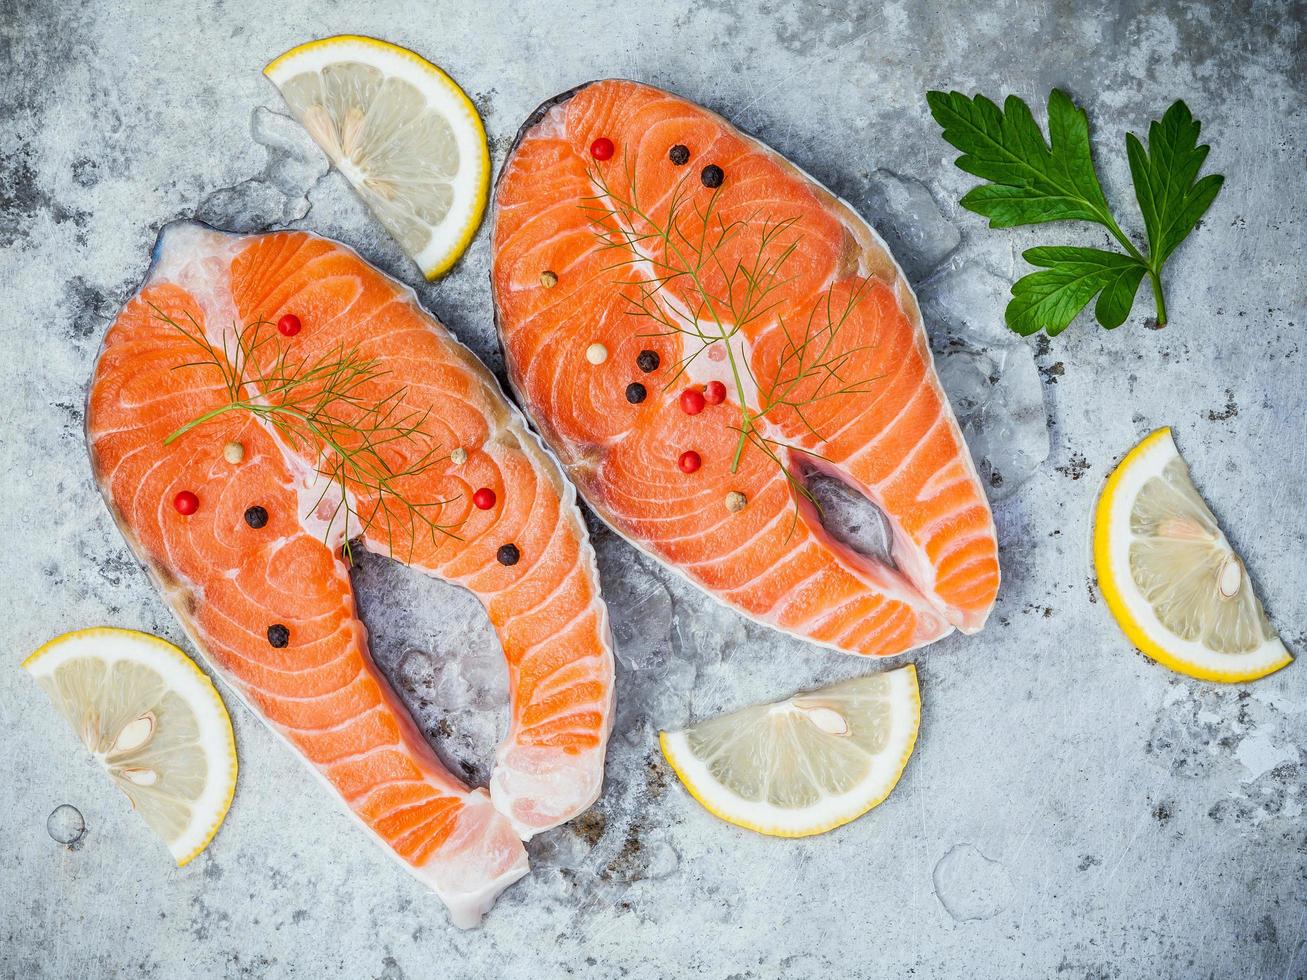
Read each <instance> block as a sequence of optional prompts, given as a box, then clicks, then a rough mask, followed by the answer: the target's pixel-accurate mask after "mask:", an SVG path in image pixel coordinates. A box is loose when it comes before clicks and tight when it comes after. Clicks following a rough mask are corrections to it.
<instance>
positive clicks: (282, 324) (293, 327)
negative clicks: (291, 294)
mask: <svg viewBox="0 0 1307 980" xmlns="http://www.w3.org/2000/svg"><path fill="white" fill-rule="evenodd" d="M277 330H278V331H280V333H281V335H282V336H283V337H294V336H295V335H296V334H297V333H299V332H300V318H299V317H297V316H296V315H295V314H294V313H287V314H286V315H285V316H283V317H282V318H281V319H280V320H278V321H277Z"/></svg>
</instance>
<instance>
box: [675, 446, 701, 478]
mask: <svg viewBox="0 0 1307 980" xmlns="http://www.w3.org/2000/svg"><path fill="white" fill-rule="evenodd" d="M702 463H703V460H702V459H700V458H699V454H698V453H696V452H695V451H694V450H693V449H687V450H686V451H685V452H683V453H681V458H680V459H678V460H677V461H676V465H677V466H679V467H680V468H681V472H682V473H693V472H694V471H695V470H697V469H698V468H699V467H700V465H702Z"/></svg>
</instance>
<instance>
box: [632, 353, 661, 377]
mask: <svg viewBox="0 0 1307 980" xmlns="http://www.w3.org/2000/svg"><path fill="white" fill-rule="evenodd" d="M660 363H661V361H660V359H659V357H658V352H657V351H656V350H642V351H640V354H639V356H638V357H637V358H636V359H635V365H636V367H638V368H639V369H640V370H641V371H643V372H644V373H645V374H649V373H650V372H651V371H657V370H658V365H659V364H660Z"/></svg>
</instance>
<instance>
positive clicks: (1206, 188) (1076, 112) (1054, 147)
mask: <svg viewBox="0 0 1307 980" xmlns="http://www.w3.org/2000/svg"><path fill="white" fill-rule="evenodd" d="M926 101H927V102H928V103H929V105H930V111H931V114H932V115H933V116H934V117H935V121H936V122H938V123H939V124H940V126H942V127H943V129H944V138H945V139H946V140H948V142H950V143H952V144H953V146H955V147H956V148H957V149H958V150H960V151H961V153H962V155H961V156H960V157H958V159H957V161H956V163H957V166H958V168H959V169H961V170H963V171H965V172H966V173H969V174H972V175H974V176H976V177H980V178H982V179H983V180H986V181H988V182H989V183H986V184H981V185H980V186H978V187H974V188H972V189H971V190H970V191H968V192H967V194H966V195H965V196H964V197H963V198H962V201H961V204H962V206H963V207H965V208H967V209H968V210H970V211H974V212H976V213H977V214H981V215H984V216H985V217H987V218H988V219H989V225H990V227H991V228H1010V227H1012V226H1014V225H1031V224H1042V223H1044V222H1047V221H1088V222H1092V223H1094V224H1098V225H1102V226H1103V227H1104V228H1106V229H1107V231H1108V232H1109V233H1110V234H1111V236H1112V237H1113V238H1114V239H1115V240H1116V242H1117V243H1118V244H1119V245H1120V246H1121V248H1122V251H1120V252H1113V251H1105V250H1103V249H1097V248H1077V247H1071V246H1066V247H1044V248H1033V249H1030V250H1029V251H1027V252H1026V253H1025V258H1026V260H1027V261H1029V262H1030V263H1031V264H1032V265H1037V266H1040V267H1041V268H1042V270H1043V271H1040V272H1034V273H1031V274H1030V275H1028V276H1025V277H1024V278H1022V279H1020V280H1018V281H1017V282H1016V283H1015V284H1013V286H1012V300H1011V302H1010V303H1009V304H1008V308H1007V313H1006V320H1007V324H1008V326H1009V327H1010V328H1011V329H1012V330H1015V331H1016V332H1017V333H1020V334H1023V335H1028V334H1032V333H1036V332H1038V331H1039V330H1046V331H1047V332H1048V333H1049V334H1050V335H1051V334H1057V333H1060V332H1061V331H1062V330H1065V329H1066V327H1067V326H1068V325H1069V324H1070V323H1071V321H1072V320H1074V319H1075V318H1076V316H1077V315H1079V313H1080V311H1081V310H1083V309H1084V308H1085V307H1086V306H1088V305H1089V301H1090V300H1092V299H1093V298H1094V297H1095V296H1098V302H1097V303H1096V304H1095V306H1094V315H1095V316H1096V317H1097V319H1098V322H1099V323H1101V324H1102V325H1103V326H1104V327H1106V328H1108V329H1112V328H1114V327H1118V326H1120V325H1121V324H1122V323H1124V322H1125V320H1126V318H1127V317H1128V316H1129V315H1130V309H1131V307H1132V306H1133V305H1134V298H1135V294H1136V293H1137V292H1138V289H1139V284H1140V282H1142V281H1143V279H1144V277H1145V276H1147V277H1148V280H1149V283H1150V285H1151V286H1152V290H1153V297H1154V301H1155V303H1156V306H1157V321H1158V325H1159V326H1161V325H1164V324H1165V323H1166V300H1165V297H1164V295H1163V293H1162V278H1161V274H1162V266H1163V265H1164V264H1165V262H1166V260H1167V259H1168V258H1170V256H1171V254H1172V253H1173V252H1174V251H1175V250H1176V248H1177V247H1178V246H1179V245H1180V243H1181V242H1182V241H1184V239H1185V238H1187V237H1188V235H1189V234H1190V232H1192V231H1193V230H1194V228H1195V227H1196V226H1197V224H1198V219H1199V218H1201V217H1202V216H1203V214H1204V213H1205V212H1206V211H1207V209H1208V208H1209V207H1210V206H1211V204H1212V201H1213V200H1214V199H1215V198H1216V194H1217V192H1218V191H1219V190H1220V189H1221V184H1222V182H1223V180H1224V178H1222V177H1220V176H1219V175H1209V176H1206V177H1203V178H1202V179H1201V180H1199V179H1198V172H1199V171H1200V170H1201V169H1202V166H1203V162H1204V161H1205V160H1206V158H1207V153H1208V150H1209V149H1210V148H1209V147H1207V146H1199V145H1198V133H1199V130H1200V129H1201V126H1200V124H1199V123H1198V121H1197V120H1195V119H1194V118H1193V116H1192V115H1190V112H1189V108H1188V107H1187V106H1186V105H1185V104H1184V103H1183V102H1179V101H1177V102H1176V103H1175V104H1174V105H1172V106H1171V108H1170V109H1168V110H1167V111H1166V114H1165V116H1163V118H1162V120H1161V121H1160V122H1154V123H1152V125H1151V126H1150V127H1149V131H1148V144H1149V145H1148V148H1147V149H1145V148H1144V146H1143V144H1142V143H1141V142H1140V141H1139V139H1138V138H1136V137H1135V136H1134V135H1133V134H1127V135H1126V151H1127V154H1128V156H1129V160H1130V173H1131V175H1132V177H1133V179H1134V185H1135V194H1136V196H1137V197H1138V199H1139V209H1140V212H1141V213H1142V214H1143V217H1144V228H1145V231H1146V233H1147V237H1148V247H1149V254H1148V255H1144V254H1143V253H1142V252H1141V251H1140V250H1139V248H1137V247H1136V246H1135V244H1134V242H1133V241H1131V240H1130V238H1129V237H1127V235H1126V233H1125V232H1124V231H1122V230H1121V227H1120V226H1119V225H1118V224H1117V222H1116V218H1115V217H1114V216H1113V214H1112V210H1111V208H1110V206H1109V205H1108V203H1107V199H1106V197H1104V195H1103V189H1102V187H1101V185H1100V184H1099V182H1098V174H1097V173H1096V171H1095V169H1094V160H1093V155H1092V153H1091V151H1090V144H1089V120H1088V118H1087V117H1086V115H1085V112H1084V110H1083V109H1080V108H1079V107H1077V106H1076V105H1075V103H1073V102H1072V101H1071V99H1070V97H1069V96H1068V95H1067V94H1066V93H1065V92H1062V91H1060V90H1059V89H1054V90H1053V91H1052V93H1050V95H1049V97H1048V132H1049V137H1050V139H1049V140H1048V141H1047V142H1046V141H1045V139H1044V133H1043V130H1041V129H1040V128H1039V124H1038V123H1036V122H1035V119H1034V117H1033V116H1032V115H1031V112H1030V108H1029V106H1027V105H1026V104H1025V103H1024V102H1023V101H1021V99H1019V98H1017V97H1016V96H1014V95H1010V96H1008V97H1007V99H1006V100H1005V101H1004V103H1003V108H1002V109H999V107H998V106H997V105H995V104H994V103H993V102H991V101H990V100H989V99H987V98H985V97H984V96H983V95H977V96H975V98H968V97H967V96H965V95H963V94H962V93H961V92H947V93H946V92H928V93H926Z"/></svg>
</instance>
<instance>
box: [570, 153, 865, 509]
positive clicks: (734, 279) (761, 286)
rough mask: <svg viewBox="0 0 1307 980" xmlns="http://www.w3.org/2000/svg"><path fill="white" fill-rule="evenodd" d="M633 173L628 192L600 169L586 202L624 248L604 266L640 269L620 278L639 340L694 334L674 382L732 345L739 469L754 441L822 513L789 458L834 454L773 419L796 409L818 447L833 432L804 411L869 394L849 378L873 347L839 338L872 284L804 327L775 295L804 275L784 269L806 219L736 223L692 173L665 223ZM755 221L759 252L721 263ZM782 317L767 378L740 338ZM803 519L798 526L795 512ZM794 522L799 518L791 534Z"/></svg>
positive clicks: (734, 463)
mask: <svg viewBox="0 0 1307 980" xmlns="http://www.w3.org/2000/svg"><path fill="white" fill-rule="evenodd" d="M624 171H625V186H624V187H623V188H621V189H618V188H614V187H613V186H612V184H610V183H609V181H608V179H607V178H606V177H605V175H604V172H603V170H602V169H600V168H599V167H598V166H597V165H591V166H590V167H589V168H588V170H587V175H588V177H589V179H590V182H591V184H592V185H593V186H594V188H595V190H596V193H595V194H594V195H592V196H588V197H585V198H583V199H582V204H581V208H582V210H583V211H585V212H586V213H587V215H588V216H589V221H590V225H591V229H592V231H593V232H594V235H595V237H596V238H597V239H598V242H599V246H598V247H599V249H600V250H601V251H607V250H617V251H620V252H622V253H623V255H624V257H623V258H622V259H620V260H619V261H617V262H615V263H614V264H612V265H610V266H608V267H607V269H606V270H605V271H614V270H623V271H628V270H631V269H632V268H634V269H635V270H636V271H635V275H634V278H621V279H618V280H617V285H618V286H620V287H622V288H623V290H624V292H623V296H624V297H625V299H626V300H627V302H628V303H629V309H628V313H629V314H630V315H631V316H635V317H642V318H645V319H648V320H649V321H651V329H650V330H648V331H645V332H642V333H641V334H640V336H655V337H656V336H667V335H670V334H679V335H681V336H683V337H687V338H689V339H690V341H691V344H690V346H691V349H690V351H689V352H688V353H687V354H685V355H684V356H683V357H682V358H681V359H680V361H679V362H678V364H677V366H676V370H675V371H674V372H673V374H672V376H671V378H670V379H669V380H668V383H667V387H671V386H672V385H674V384H675V383H676V382H677V381H678V380H679V379H680V377H681V376H682V375H683V374H684V373H685V372H686V370H687V369H688V368H689V367H690V365H691V364H692V363H693V362H694V360H695V359H696V358H698V357H699V356H700V355H701V354H703V353H704V352H705V351H707V350H708V349H709V348H711V347H713V346H714V345H716V344H720V345H722V349H723V350H724V351H725V354H726V360H727V361H728V363H729V366H730V370H731V376H732V379H733V382H734V387H735V392H736V401H737V402H738V403H739V406H740V419H739V422H738V424H736V425H732V426H731V428H732V429H733V430H734V431H736V432H737V433H738V434H739V439H738V441H737V443H736V447H735V453H734V456H733V458H732V460H731V472H732V473H734V472H737V471H738V470H739V467H740V459H741V457H742V456H743V453H744V449H745V447H746V446H748V445H753V446H754V447H756V448H757V449H758V450H759V451H761V452H762V453H763V454H764V455H766V456H767V457H768V458H769V459H770V460H771V461H772V462H773V463H774V464H775V465H776V466H777V467H779V468H780V471H781V473H782V474H783V475H784V477H785V479H786V482H787V483H788V484H789V486H790V487H791V488H792V490H793V491H794V492H795V493H797V494H798V495H800V496H802V497H803V498H804V499H806V500H807V501H809V502H810V503H811V504H812V505H813V506H814V507H816V508H817V509H818V510H820V509H821V505H820V503H819V502H818V501H817V499H816V497H815V496H814V495H813V494H812V492H811V491H810V490H809V489H808V487H807V485H806V484H805V483H804V481H803V479H802V474H796V473H795V472H794V470H793V467H792V466H791V465H790V463H788V462H787V460H786V458H785V456H784V455H783V454H785V453H797V454H801V455H803V456H807V457H812V458H815V459H825V458H826V457H824V456H822V454H821V453H819V452H817V451H816V450H815V449H812V448H807V447H803V446H796V445H793V444H791V443H789V442H786V441H784V440H781V439H776V438H774V437H773V436H771V435H769V434H768V433H769V431H770V429H769V427H768V426H767V425H766V424H765V422H766V420H767V418H768V416H775V415H780V414H782V413H783V412H789V413H792V414H793V415H794V416H795V417H796V418H797V419H798V420H799V421H800V422H801V423H802V424H803V426H804V427H805V428H806V429H807V430H808V431H809V433H811V434H812V436H813V438H814V439H815V440H817V441H818V442H820V441H823V437H822V435H821V434H820V433H819V432H818V431H817V428H816V427H815V426H814V424H813V423H812V422H811V420H810V419H809V418H808V415H807V414H806V410H807V409H808V408H810V407H811V406H812V405H813V404H814V403H816V402H819V401H825V400H827V399H830V398H836V397H840V396H843V395H850V394H856V393H861V392H866V391H868V390H870V387H869V386H870V385H871V383H872V382H873V381H875V380H877V379H876V378H875V377H870V378H860V379H854V380H849V379H848V378H846V377H845V373H846V371H847V369H848V367H849V365H850V362H851V361H853V359H854V358H855V357H856V356H857V355H858V354H859V353H861V352H863V351H865V350H867V349H869V347H870V345H862V346H858V347H852V348H847V349H843V350H841V349H840V348H839V345H838V343H837V342H838V339H839V334H840V331H841V329H842V328H843V326H844V324H845V323H846V322H847V321H848V318H849V316H850V315H851V314H852V313H853V310H854V309H855V307H856V306H857V304H858V302H859V301H860V300H861V298H862V295H863V293H864V291H865V289H866V286H867V283H868V281H869V280H868V279H865V278H864V279H861V280H859V281H858V282H857V284H856V286H855V287H854V288H853V289H852V290H851V291H850V294H849V296H848V297H847V298H846V299H845V300H844V301H843V303H838V302H836V300H835V297H834V287H833V286H832V287H831V288H829V289H828V290H827V292H826V300H825V303H824V304H823V303H817V304H815V305H814V306H813V308H812V309H811V310H810V311H809V313H808V316H807V320H806V322H805V323H803V324H802V325H801V326H799V325H794V324H787V323H786V321H785V317H784V316H783V315H782V314H781V313H779V312H778V310H779V307H780V306H781V297H780V296H778V295H777V290H780V289H782V288H783V287H784V286H786V285H788V284H789V283H791V282H792V281H793V280H794V277H793V276H791V275H787V274H786V273H785V271H784V270H785V266H786V264H787V263H788V262H789V260H790V258H791V257H792V256H793V255H794V254H795V252H796V251H798V249H799V247H800V245H801V243H802V235H801V234H799V233H797V232H796V231H795V229H796V226H797V225H798V218H797V217H784V218H779V219H775V218H772V217H771V216H769V215H767V214H765V213H764V212H763V211H762V210H761V209H758V210H755V211H753V212H752V213H750V214H748V215H747V216H745V217H742V218H737V219H735V220H731V221H727V220H726V219H724V218H723V217H722V215H721V214H720V212H719V211H718V197H719V194H720V191H719V190H717V189H714V190H713V192H712V194H710V195H709V196H708V198H707V200H706V201H702V202H701V199H696V198H695V197H693V196H692V193H691V192H692V190H693V185H691V184H689V180H690V178H689V176H688V175H687V176H683V177H681V178H680V179H679V180H678V181H677V182H676V184H675V185H674V186H673V188H672V191H671V195H670V197H669V199H668V204H667V212H666V218H664V219H663V220H661V221H659V220H657V219H656V218H655V217H654V216H653V215H652V214H651V213H650V211H651V209H649V208H647V207H645V206H642V205H641V204H640V203H639V201H638V200H637V195H636V179H635V169H634V166H633V165H631V163H630V162H629V160H627V161H625V165H624ZM750 226H756V227H757V228H758V229H759V232H758V240H757V247H756V248H749V249H748V250H747V251H746V252H745V253H744V257H743V258H742V259H739V260H737V261H735V263H734V265H730V263H729V262H728V261H726V260H725V259H724V258H723V253H724V250H725V246H726V245H727V244H728V243H730V242H732V241H733V240H734V239H735V238H736V237H737V236H738V235H740V234H741V232H742V231H743V230H744V229H746V228H748V227H750ZM819 312H821V313H823V314H824V318H823V317H819V315H818V314H819ZM772 315H774V316H775V319H776V323H777V325H778V326H779V328H780V330H781V331H782V334H783V336H784V342H783V343H782V345H781V350H780V354H779V359H778V362H777V365H776V369H775V372H774V373H773V374H772V376H771V377H769V378H763V379H759V378H758V377H757V376H756V375H755V373H754V371H753V367H752V365H751V364H750V360H749V357H748V350H747V344H746V342H745V339H744V338H743V337H739V336H738V335H739V334H740V332H741V331H742V330H744V329H745V328H746V327H748V326H749V325H751V324H754V323H757V322H759V321H761V320H763V319H764V318H766V317H769V316H772ZM746 380H747V383H746ZM751 392H756V394H757V407H751V406H750V397H749V395H750V393H751ZM794 517H795V521H796V522H797V519H798V512H797V509H796V512H795V515H794ZM793 527H794V525H793V524H791V531H793Z"/></svg>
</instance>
